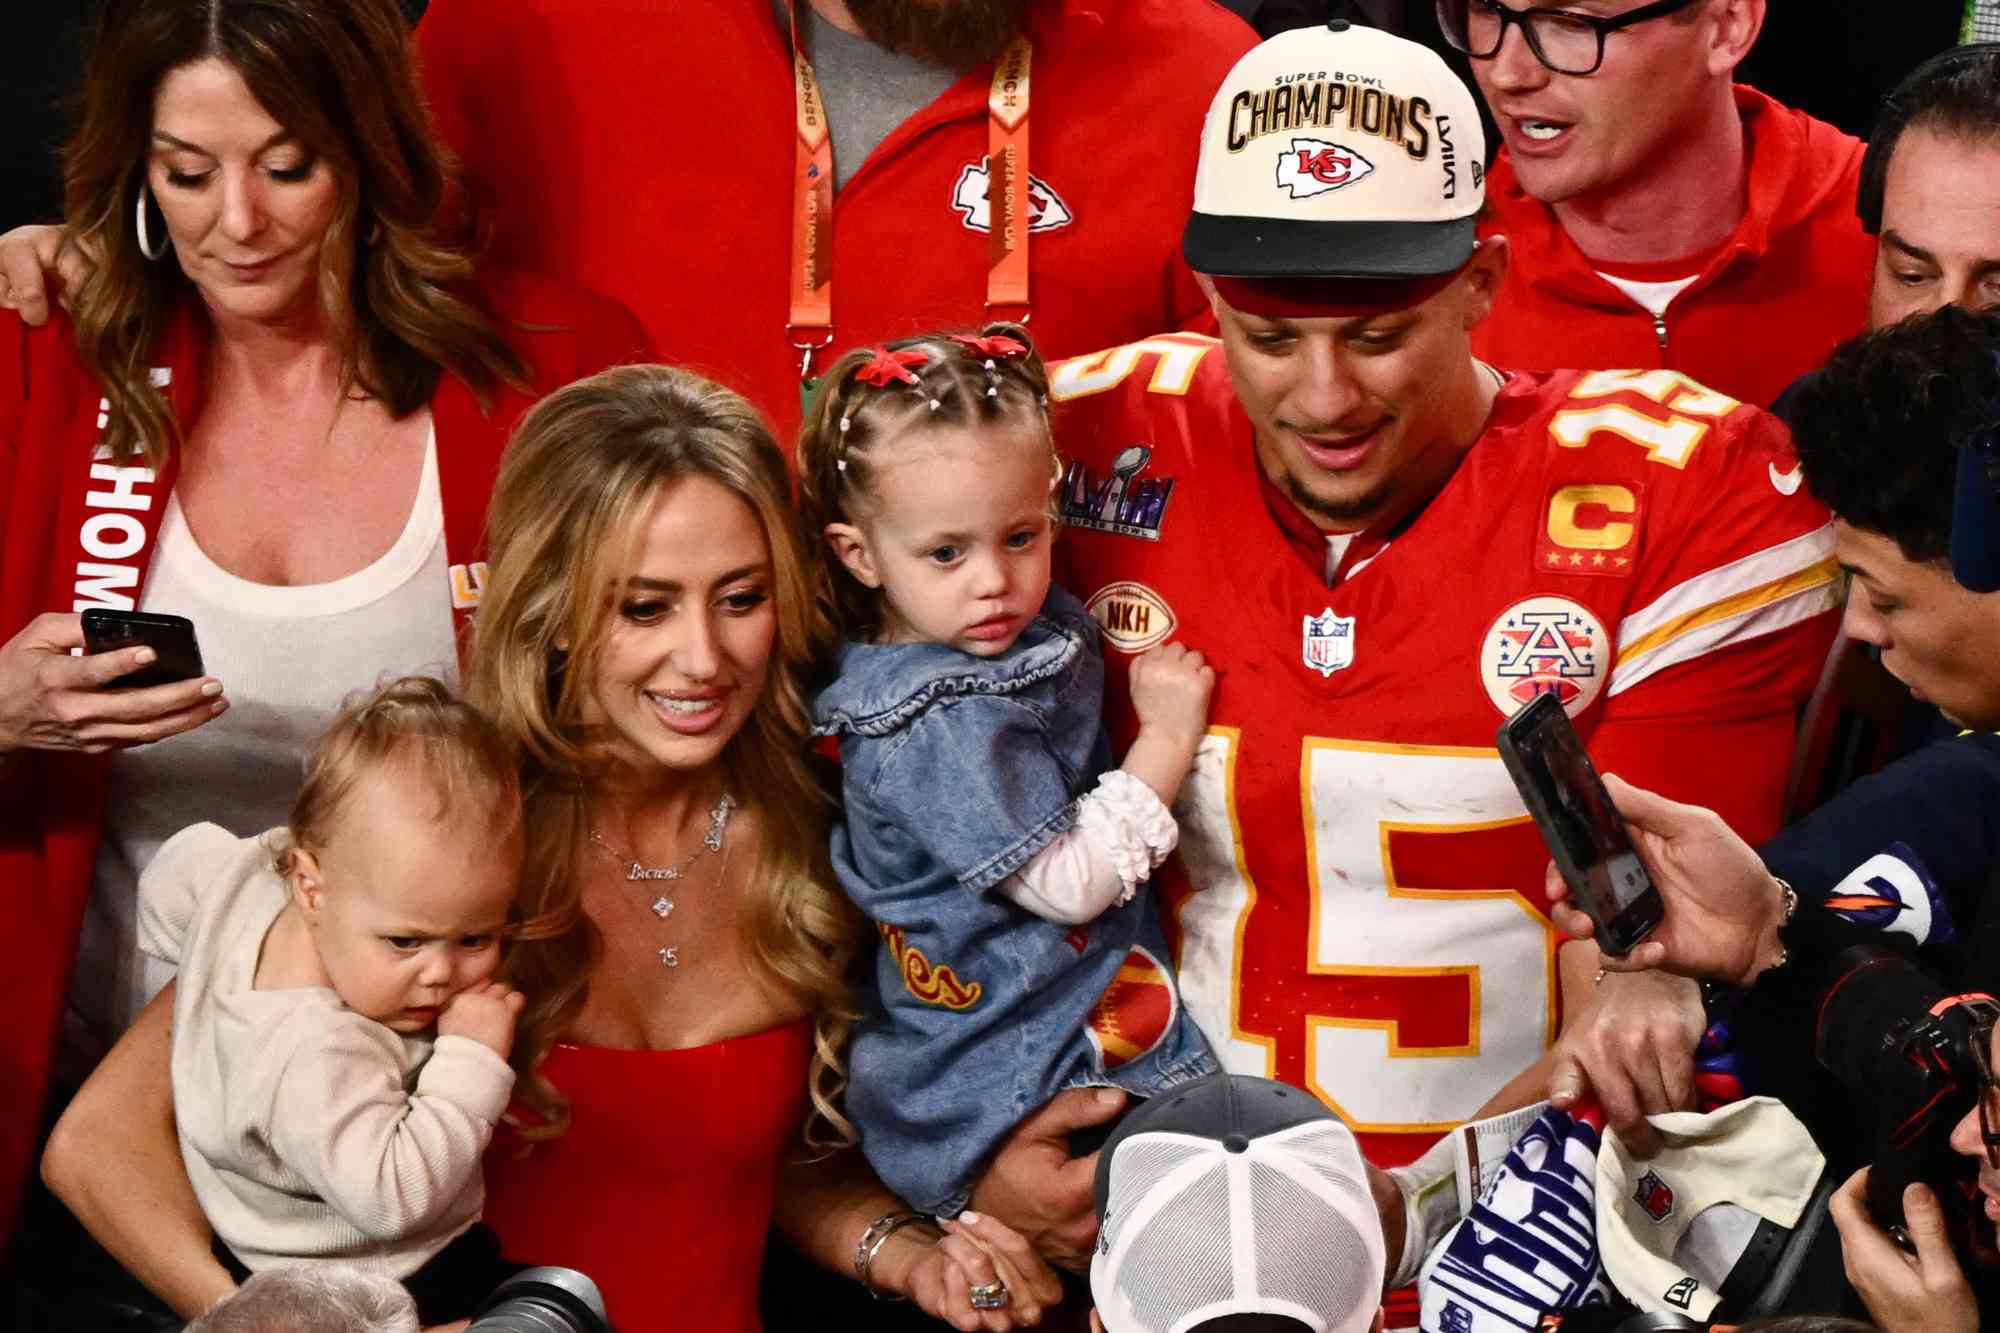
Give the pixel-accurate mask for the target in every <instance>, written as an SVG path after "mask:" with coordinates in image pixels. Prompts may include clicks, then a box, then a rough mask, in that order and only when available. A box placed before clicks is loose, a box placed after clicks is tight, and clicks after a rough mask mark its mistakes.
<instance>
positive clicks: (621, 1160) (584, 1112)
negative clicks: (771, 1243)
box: [484, 1020, 812, 1333]
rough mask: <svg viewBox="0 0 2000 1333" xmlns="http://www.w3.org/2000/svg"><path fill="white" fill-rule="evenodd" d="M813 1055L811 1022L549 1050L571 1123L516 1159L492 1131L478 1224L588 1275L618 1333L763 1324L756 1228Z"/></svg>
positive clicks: (762, 1227) (799, 1111)
mask: <svg viewBox="0 0 2000 1333" xmlns="http://www.w3.org/2000/svg"><path fill="white" fill-rule="evenodd" d="M811 1059H812V1023H811V1021H810V1020H802V1021H800V1022H797V1023H791V1024H787V1025H786V1026H784V1027H777V1028H770V1029H768V1030H766V1031H764V1032H757V1033H753V1034H751V1035H750V1036H747V1037H735V1038H732V1039H730V1040H728V1041H721V1042H717V1043H715V1044H714V1045H712V1046H697V1047H693V1048H691V1049H688V1050H680V1051H619V1050H611V1049H609V1048H606V1047H602V1046H570V1045H558V1046H556V1047H555V1049H554V1050H552V1051H550V1052H549V1056H548V1059H547V1061H546V1062H545V1063H544V1064H543V1066H542V1067H543V1070H544V1071H545V1072H546V1073H547V1075H548V1077H549V1079H550V1080H551V1081H552V1082H553V1083H554V1084H555V1085H556V1087H558V1088H560V1089H561V1090H562V1092H563V1095H564V1096H565V1097H567V1098H568V1099H569V1104H570V1112H571V1120H570V1128H569V1131H568V1132H567V1133H566V1134H564V1135H563V1136H562V1137H561V1138H559V1139H555V1140H553V1141H551V1142H545V1143H537V1144H534V1145H533V1146H532V1148H531V1149H530V1151H529V1153H528V1155H527V1156H526V1157H518V1156H517V1153H518V1152H519V1151H520V1148H521V1146H522V1145H521V1140H520V1139H519V1138H518V1137H516V1136H515V1135H514V1134H513V1132H512V1131H510V1130H509V1129H508V1128H507V1126H505V1125H502V1126H501V1127H500V1129H499V1131H498V1132H497V1133H496V1134H495V1135H494V1136H493V1146H492V1148H491V1149H490V1150H489V1151H488V1152H487V1154H486V1212H485V1214H484V1217H485V1221H486V1222H487V1223H488V1224H489V1225H491V1226H492V1227H493V1229H494V1230H496V1231H498V1232H499V1233H500V1242H501V1247H502V1249H503V1250H504V1252H505V1253H506V1255H507V1257H508V1258H510V1259H516V1260H520V1261H523V1262H527V1263H535V1264H561V1265H564V1266H566V1267H570V1268H575V1269H577V1270H579V1271H581V1272H584V1273H587V1274H589V1275H590V1277H591V1278H592V1279H593V1280H594V1281H595V1282H596V1283H597V1285H598V1288H599V1289H600V1290H602V1291H603V1293H604V1300H605V1304H606V1306H607V1307H608V1310H609V1313H610V1316H611V1322H612V1324H613V1326H615V1327H616V1328H617V1329H618V1330H619V1333H653V1331H654V1330H660V1331H662V1333H664V1331H665V1330H670V1329H672V1330H680V1329H701V1330H703V1331H704V1333H759V1331H760V1329H761V1328H762V1325H761V1323H760V1322H759V1320H758V1315H757V1277H758V1272H759V1269H760V1267H761V1265H762V1263H763V1258H764V1236H765V1233H766V1232H767V1231H768V1230H769V1229H770V1224H771V1204H772V1200H773V1198H774V1196H775V1195H776V1193H777V1187H778V1172H779V1169H780V1167H781V1165H782V1163H783V1161H784V1159H785V1158H786V1156H787V1155H788V1154H789V1153H790V1152H791V1151H792V1150H793V1149H794V1148H795V1147H797V1146H798V1145H799V1142H800V1140H799V1133H800V1126H801V1124H802V1123H803V1117H804V1115H805V1104H806V1095H805V1088H806V1070H807V1068H808V1066H809V1064H810V1062H811Z"/></svg>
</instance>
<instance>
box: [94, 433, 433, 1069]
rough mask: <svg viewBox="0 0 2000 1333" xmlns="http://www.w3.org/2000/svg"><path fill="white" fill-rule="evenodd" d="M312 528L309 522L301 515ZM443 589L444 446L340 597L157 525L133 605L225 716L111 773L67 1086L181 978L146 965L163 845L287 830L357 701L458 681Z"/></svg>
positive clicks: (141, 750)
mask: <svg viewBox="0 0 2000 1333" xmlns="http://www.w3.org/2000/svg"><path fill="white" fill-rule="evenodd" d="M301 521H305V522H310V521H311V516H310V515H304V516H302V520H301ZM448 589H449V585H448V584H447V582H446V579H445V556H444V506H443V504H442V502H441V501H440V499H439V494H438V476H437V433H436V431H435V430H433V431H432V433H431V437H430V440H429V442H428V443H427V444H426V445H425V447H424V470H423V477H422V479H421V480H420V481H419V482H418V484H417V498H416V502H415V503H414V504H413V505H412V506H411V507H410V516H409V519H408V521H407V522H405V523H404V525H403V532H402V535H401V536H399V537H398V538H397V539H396V541H395V544H394V545H393V546H391V547H390V548H389V550H388V551H387V552H386V553H384V554H383V555H382V556H381V558H379V559H377V560H376V561H375V562H374V563H372V564H370V565H368V566H367V567H366V568H364V569H360V570H357V571H356V572H354V573H352V574H349V575H348V576H347V577H345V578H341V579H336V580H334V581H333V582H331V583H318V584H311V585H306V586H300V587H278V586H272V585H270V584H263V583H251V582H249V581H248V580H246V579H240V578H238V577H236V576H235V575H234V574H231V573H229V572H228V571H227V570H225V569H223V568H222V567H221V566H219V565H217V564H216V563H215V562H214V561H213V560H211V559H209V557H208V555H207V553H206V552H204V551H203V550H202V549H201V547H200V546H198V545H196V544H195V540H194V535H193V534H192V533H191V532H189V530H188V526H187V520H186V518H185V517H184V516H183V515H182V513H181V507H180V501H179V499H178V497H170V498H169V499H168V501H167V508H166V512H165V513H164V514H163V515H162V516H161V520H160V535H159V538H158V544H157V546H156V547H155V551H154V556H153V564H152V569H151V572H150V574H149V576H148V579H147V582H146V590H145V593H144V595H143V596H142V597H141V598H140V602H139V606H140V609H141V610H145V611H160V612H165V613H168V614H170V615H178V616H186V617H188V619H190V620H192V621H194V627H195V637H196V638H197V639H198V640H199V642H200V644H201V657H202V665H203V666H204V667H206V668H207V670H208V674H210V675H212V676H215V677H216V678H218V679H219V680H221V681H222V684H223V688H224V690H225V691H226V692H227V694H228V697H229V704H230V706H229V711H228V712H226V713H224V714H223V715H222V716H221V717H219V718H217V719H216V720H215V721H213V722H210V723H208V724H206V725H205V726H201V727H197V728H195V729H194V730H193V731H190V732H185V733H183V734H181V735H179V736H172V737H169V738H168V739H166V740H164V741H160V742H158V743H156V744H153V745H142V746H140V747H138V748H136V749H131V750H121V751H119V752H118V753H117V754H116V755H115V756H114V757H113V758H112V760H111V777H110V791H109V801H108V802H107V804H106V808H105V817H104V840H103V842H102V843H101V844H100V845H99V847H98V851H97V863H96V865H95V867H94V868H93V871H92V875H91V887H90V903H89V906H88V908H87V909H86V912H85V916H84V923H83V937H82V941H81V943H80V945H79V948H78V953H77V964H76V971H75V973H74V974H73V975H72V977H71V979H70V999H69V1013H68V1015H67V1016H66V1020H65V1022H64V1033H63V1061H62V1069H61V1073H62V1074H63V1075H65V1076H67V1077H70V1078H72V1079H74V1078H79V1077H81V1075H82V1074H83V1073H84V1072H86V1071H87V1070H88V1069H89V1068H90V1066H91V1065H94V1064H95V1063H96V1061H97V1060H98V1059H99V1058H101V1056H102V1055H103V1052H104V1051H105V1050H106V1049H108V1047H109V1045H110V1043H111V1042H112V1041H115V1040H116V1039H117V1037H118V1034H119V1033H121V1032H123V1031H124V1030H125V1029H126V1028H127V1027H129V1026H131V1023H132V1020H133V1019H134V1018H136V1017H138V1014H139V1011H140V1010H141V1009H143V1008H144V1007H145V1006H146V1002H147V1001H148V1000H150V999H152V998H153V996H154V994H155V993H156V992H158V990H159V989H160V987H162V986H164V985H165V984H166V983H167V981H168V980H169V979H170V978H171V977H172V976H173V970H172V969H171V968H169V967H167V966H166V965H165V964H163V963H161V962H159V961H158V960H157V959H154V958H150V957H148V956H147V955H145V954H143V953H141V952H140V951H139V943H138V940H139V935H138V925H137V906H138V892H139V872H140V871H141V870H143V869H145V866H146V863H147V862H148V861H150V860H152V859H153V853H154V852H156V851H158V850H159V848H160V844H161V843H163V842H165V841H166V840H167V839H168V838H169V837H172V836H173V835H174V834H175V833H177V832H179V831H180V830H181V829H183V828H186V827H187V826H188V825H190V824H196V823H200V822H201V821H202V820H212V821H213V822H215V823H217V824H220V825H222V826H223V827H224V828H226V829H228V830H229V831H230V832H232V833H235V834H237V835H238V836H241V837H248V836H250V835H251V834H255V833H261V832H263V831H264V830H265V829H267V828H271V827H273V826H275V825H278V824H282V823H284V822H285V821H286V820H287V819H288V818H289V817H290V814H291V807H292V798H293V796H294V795H296V794H297V792H298V786H299V780H300V777H301V775H302V772H303V767H304V763H305V755H306V751H307V750H308V749H310V748H311V746H312V742H313V740H314V739H315V738H316V737H317V736H318V735H319V733H320V731H321V730H322V729H323V728H324V727H325V726H326V724H327V723H328V721H330V720H331V718H332V716H333V714H334V712H335V710H337V709H338V708H339V707H340V705H341V702H342V701H343V700H344V699H345V698H346V697H347V696H348V695H349V694H351V693H353V692H354V691H356V690H363V689H368V688H371V687H373V686H374V685H375V684H376V683H378V682H379V681H382V680H385V679H389V678H392V677H395V676H401V675H407V674H411V673H419V672H420V673H424V674H428V675H436V676H441V677H443V678H444V679H446V680H452V681H455V680H456V679H457V678H458V660H457V657H456V654H455V652H454V648H453V641H452V619H451V599H450V594H449V590H448Z"/></svg>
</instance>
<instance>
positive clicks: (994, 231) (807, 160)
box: [785, 0, 1033, 393]
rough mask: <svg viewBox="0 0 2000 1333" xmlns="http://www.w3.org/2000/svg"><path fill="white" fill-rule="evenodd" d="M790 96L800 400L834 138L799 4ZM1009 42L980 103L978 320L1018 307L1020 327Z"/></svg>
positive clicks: (1015, 87) (1017, 154)
mask: <svg viewBox="0 0 2000 1333" xmlns="http://www.w3.org/2000/svg"><path fill="white" fill-rule="evenodd" d="M789 8H790V12H791V21H792V90H793V105H794V108H795V110H796V112H797V118H798V138H797V144H796V147H795V149H794V153H793V170H792V265H791V268H792V271H791V292H790V296H791V309H790V316H789V318H788V319H787V321H786V324H785V336H786V338H787V339H788V340H790V342H791V344H792V348H793V350H794V351H796V352H798V353H799V383H800V391H801V393H805V392H808V391H810V389H811V387H812V363H813V353H815V352H817V351H819V350H820V349H822V348H824V347H826V346H827V345H828V344H829V343H831V342H832V341H833V138H832V136H831V135H830V134H829V133H828V130H827V123H826V103H825V102H824V101H822V100H821V99H820V92H819V80H818V79H817V78H815V77H814V76H813V68H812V62H811V61H809V60H807V59H806V54H805V51H804V50H803V49H801V48H800V46H799V7H798V0H791V3H790V6H789ZM1032 49H1033V48H1032V47H1031V46H1030V44H1029V42H1028V39H1027V37H1026V36H1025V35H1022V36H1018V37H1016V38H1014V40H1013V41H1012V42H1010V43H1008V45H1007V49H1006V50H1004V51H1002V52H1001V53H1000V59H999V60H997V61H995V62H994V65H993V86H992V87H991V89H989V90H988V92H987V95H986V111H987V129H986V145H987V157H986V192H987V200H988V208H987V226H988V229H989V230H988V234H987V243H986V261H987V267H986V314H987V318H988V319H993V318H996V317H997V316H996V310H997V308H998V307H1001V306H1012V307H1019V310H1020V320H1021V322H1022V323H1024V324H1025V323H1026V322H1027V320H1028V314H1029V310H1028V226H1029V223H1030V221H1031V220H1032V218H1031V209H1030V205H1029V199H1028V180H1029V177H1028V63H1029V57H1030V55H1031V53H1032Z"/></svg>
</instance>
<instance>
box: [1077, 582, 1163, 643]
mask: <svg viewBox="0 0 2000 1333" xmlns="http://www.w3.org/2000/svg"><path fill="white" fill-rule="evenodd" d="M1083 609H1084V610H1086V611H1088V612H1090V615H1091V618H1092V619H1093V620H1095V621H1096V622H1097V628H1098V629H1099V630H1100V631H1102V632H1103V634H1104V641H1105V642H1106V643H1108V644H1110V645H1111V646H1112V647H1113V648H1116V649H1117V650H1118V651H1119V652H1121V653H1143V652H1145V651H1146V650H1147V649H1148V648H1151V647H1152V646H1153V645H1154V644H1158V643H1165V642H1166V641H1167V636H1168V635H1170V634H1172V633H1173V632H1174V629H1175V627H1176V626H1178V625H1179V624H1180V620H1179V619H1178V618H1177V617H1176V616H1175V615H1174V610H1173V608H1172V607H1170V606H1168V605H1167V599H1166V598H1164V597H1162V596H1160V594H1158V593H1156V592H1154V591H1153V590H1152V589H1151V588H1148V587H1147V586H1146V585H1145V584H1143V583H1133V582H1130V581H1129V580H1122V579H1121V580H1120V581H1119V582H1117V583H1107V584H1105V585H1104V586H1103V587H1102V588H1099V589H1098V590H1097V591H1096V592H1095V593H1093V594H1092V595H1091V598H1090V600H1089V601H1088V602H1085V603H1084V607H1083Z"/></svg>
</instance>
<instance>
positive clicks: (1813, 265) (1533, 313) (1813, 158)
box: [1472, 84, 1875, 406]
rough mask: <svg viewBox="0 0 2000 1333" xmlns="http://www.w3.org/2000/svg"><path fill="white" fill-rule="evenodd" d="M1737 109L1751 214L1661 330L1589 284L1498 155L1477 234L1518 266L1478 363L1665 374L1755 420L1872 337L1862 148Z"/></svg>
mask: <svg viewBox="0 0 2000 1333" xmlns="http://www.w3.org/2000/svg"><path fill="white" fill-rule="evenodd" d="M1736 105H1737V109H1738V110H1739V111H1741V113H1742V115H1743V130H1744V133H1745V135H1746V136H1747V138H1748V144H1747V149H1748V158H1749V207H1748V209H1747V211H1746V213H1745V215H1744V218H1743V220H1742V221H1741V222H1740V223H1738V224H1737V227H1736V231H1735V233H1734V234H1733V235H1732V236H1730V238H1729V239H1728V240H1727V241H1726V242H1724V243H1723V245H1722V247H1721V249H1719V250H1718V251H1716V252H1715V254H1714V255H1713V256H1712V257H1711V258H1710V259H1709V260H1708V262H1707V265H1706V267H1704V268H1703V270H1702V272H1701V275H1700V276H1699V277H1698V278H1696V279H1695V281H1694V283H1693V284H1692V285H1691V286H1689V287H1688V288H1687V289H1686V290H1685V291H1683V292H1681V293H1680V294H1679V295H1678V296H1676V297H1675V298H1674V299H1673V301H1672V303H1671V304H1669V305H1668V306H1667V310H1666V314H1665V315H1664V316H1662V317H1661V318H1660V319H1658V320H1655V319H1654V317H1653V315H1652V313H1651V312H1650V311H1647V310H1645V309H1643V308H1642V307H1641V306H1639V305H1638V304H1637V303H1636V302H1634V301H1633V300H1632V298H1631V297H1629V296H1627V295H1626V294H1625V293H1624V292H1622V291H1620V290H1618V288H1616V287H1614V286H1612V285H1611V284H1610V283H1608V282H1606V281H1605V280H1604V279H1603V278H1601V277H1599V276H1598V274H1597V271H1596V266H1595V265H1593V264H1592V262H1591V261H1590V260H1589V259H1587V258H1585V257H1584V255H1583V252H1582V251H1580V250H1578V249H1577V248H1576V245H1575V243H1574V242H1572V241H1571V240H1570V238H1569V236H1568V235H1567V234H1566V233H1565V232H1564V231H1563V229H1562V226H1561V224H1560V223H1558V222H1557V221H1556V216H1555V212H1554V210H1552V209H1551V208H1550V207H1549V206H1548V205H1547V204H1544V203H1542V202H1540V201H1539V200H1536V199H1534V198H1532V197H1530V196H1529V194H1528V193H1527V191H1525V190H1523V189H1522V188H1521V186H1520V183H1519V182H1518V181H1516V180H1515V178H1514V169H1513V163H1512V161H1511V160H1510V159H1509V158H1508V155H1507V152H1506V150H1505V149H1504V148H1503V149H1502V150H1501V151H1500V154H1499V156H1498V157H1497V158H1495V159H1494V162H1493V167H1492V170H1491V171H1490V172H1489V173H1488V175H1487V181H1486V207H1487V213H1486V216H1485V217H1484V218H1483V219H1482V221H1481V224H1480V234H1481V235H1482V236H1487V235H1492V234H1494V233H1499V234H1502V235H1504V236H1506V238H1507V242H1508V245H1509V246H1510V247H1511V251H1512V257H1513V262H1512V264H1511V265H1510V266H1509V268H1508V272H1507V281H1506V284H1505V285H1504V286H1503V287H1502V288H1501V289H1500V298H1499V300H1498V301H1497V302H1495V303H1494V309H1493V313H1492V315H1491V316H1489V317H1488V318H1487V320H1486V322H1485V323H1483V324H1481V325H1480V326H1479V327H1478V328H1477V329H1475V330H1474V331H1473V339H1472V346H1473V351H1474V352H1475V354H1477V355H1478V356H1480V357H1482V358H1484V359H1486V360H1488V361H1492V362H1493V363H1495V364H1496V365H1501V366H1505V367H1508V368H1509V369H1514V370H1555V369H1560V368H1563V367H1584V368H1606V369H1609V368H1617V369H1621V370H1622V369H1648V370H1650V369H1655V368H1659V367H1666V368H1669V369H1672V370H1678V371H1681V372H1683V373H1685V374H1687V375H1689V376H1691V377H1693V378H1694V379H1697V380H1700V381H1701V382H1702V383H1703V384H1706V385H1708V386H1709V387H1711V388H1714V389H1720V390H1721V391H1722V392H1724V393H1726V394H1729V395H1730V396H1731V397H1734V398H1740V399H1743V400H1744V401H1746V402H1751V403H1756V404H1758V405H1760V406H1761V405H1764V404H1767V403H1769V402H1770V401H1771V400H1772V399H1774V398H1776V397H1777V396H1778V394H1779V393H1780V392H1782V391H1783V390H1784V388H1785V386H1786V385H1788V384H1790V383H1791V382H1792V381H1793V380H1794V379H1796V378H1797V377H1798V376H1800V375H1802V374H1804V373H1805V372H1806V371H1808V370H1811V369H1812V368H1813V367H1815V366H1817V365H1819V364H1820V363H1821V362H1822V361H1824V360H1825V359H1826V356H1827V353H1828V352H1830V351H1832V350H1833V348H1834V346H1835V345H1836V344H1837V343H1839V342H1841V341H1842V340H1843V339H1845V338H1847V337H1849V336H1850V335H1852V334H1855V333H1859V332H1860V331H1861V330H1862V329H1863V328H1865V327H1867V322H1868V287H1869V281H1870V274H1871V271H1872V269H1873V266H1874V262H1875V241H1874V238H1873V237H1871V236H1869V235H1867V234H1866V233H1864V232H1863V231H1862V230H1861V223H1860V221H1859V220H1858V219H1857V218H1856V217H1855V216H1854V191H1855V183H1856V180H1857V179H1858V177H1859V175H1860V171H1861V154H1862V149H1863V145H1862V143H1861V141H1860V140H1859V139H1855V138H1852V137H1850V136H1848V135H1845V134H1842V133H1841V132H1840V131H1839V130H1837V129H1834V128H1833V127H1832V126H1831V125H1827V124H1825V123H1823V122H1821V121H1817V120H1814V119H1813V118H1812V117H1811V116H1808V115H1806V114H1805V113H1804V112H1802V111H1795V110H1793V109H1791V108H1790V107H1786V106H1782V105H1780V104H1779V103H1777V102H1774V101H1772V100H1771V99H1770V98H1768V97H1766V96H1764V94H1762V93H1760V92H1758V91H1756V90H1755V89H1754V88H1748V87H1745V86H1743V85H1741V84H1739V85H1737V87H1736ZM1606 267H1608V266H1606Z"/></svg>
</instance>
